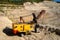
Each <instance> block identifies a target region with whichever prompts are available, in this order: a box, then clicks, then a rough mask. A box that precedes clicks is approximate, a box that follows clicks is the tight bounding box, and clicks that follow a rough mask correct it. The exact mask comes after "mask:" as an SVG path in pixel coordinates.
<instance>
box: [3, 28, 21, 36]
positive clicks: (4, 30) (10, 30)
mask: <svg viewBox="0 0 60 40" xmlns="http://www.w3.org/2000/svg"><path fill="white" fill-rule="evenodd" d="M3 33H5V34H6V35H8V36H16V35H17V36H20V37H21V34H19V33H18V34H16V35H15V34H13V32H12V29H11V28H9V27H6V28H4V29H3Z"/></svg>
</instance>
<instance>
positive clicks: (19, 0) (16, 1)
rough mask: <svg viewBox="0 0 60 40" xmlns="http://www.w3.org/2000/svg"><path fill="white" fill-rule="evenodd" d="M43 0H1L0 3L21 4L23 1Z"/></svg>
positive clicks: (36, 0)
mask: <svg viewBox="0 0 60 40" xmlns="http://www.w3.org/2000/svg"><path fill="white" fill-rule="evenodd" d="M41 1H43V0H1V1H0V3H12V4H23V3H25V2H31V3H33V2H41Z"/></svg>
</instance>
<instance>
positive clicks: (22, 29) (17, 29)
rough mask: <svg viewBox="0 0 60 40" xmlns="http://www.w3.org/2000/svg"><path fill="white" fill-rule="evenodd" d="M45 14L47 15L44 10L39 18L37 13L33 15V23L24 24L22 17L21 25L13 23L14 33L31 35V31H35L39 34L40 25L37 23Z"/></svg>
mask: <svg viewBox="0 0 60 40" xmlns="http://www.w3.org/2000/svg"><path fill="white" fill-rule="evenodd" d="M43 14H45V10H42V11H41V12H40V13H39V15H38V16H37V17H36V15H35V13H32V15H33V20H32V21H31V22H24V20H23V18H22V17H20V22H19V23H12V29H13V33H14V34H17V33H24V34H30V33H31V31H33V30H34V31H35V32H37V28H38V27H39V24H38V23H37V19H39V18H40V17H41V16H42V15H43Z"/></svg>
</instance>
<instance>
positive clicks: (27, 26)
mask: <svg viewBox="0 0 60 40" xmlns="http://www.w3.org/2000/svg"><path fill="white" fill-rule="evenodd" d="M32 29H33V27H31V24H14V27H13V30H18V32H27V31H31V30H32Z"/></svg>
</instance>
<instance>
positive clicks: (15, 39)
mask: <svg viewBox="0 0 60 40" xmlns="http://www.w3.org/2000/svg"><path fill="white" fill-rule="evenodd" d="M5 8H6V7H3V9H4V10H3V11H4V13H2V12H0V40H60V36H59V35H56V34H55V33H50V34H49V32H46V31H40V32H39V33H34V32H32V34H31V35H25V36H23V37H20V36H18V35H13V34H12V33H11V28H12V26H11V24H12V22H18V21H19V17H20V16H25V15H30V14H31V13H33V12H34V13H35V14H36V15H38V13H39V12H40V11H41V10H43V9H44V10H46V11H47V12H46V15H45V16H44V18H42V19H39V20H38V23H39V24H42V25H50V26H51V25H52V26H55V27H58V28H60V22H59V21H60V19H59V18H60V3H55V2H49V1H46V2H41V3H34V4H24V8H23V7H17V8H16V7H15V8H11V7H8V8H6V10H5ZM24 19H25V21H30V20H32V16H29V17H24ZM27 19H28V20H27ZM45 33H47V34H46V35H45Z"/></svg>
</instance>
